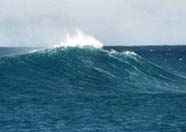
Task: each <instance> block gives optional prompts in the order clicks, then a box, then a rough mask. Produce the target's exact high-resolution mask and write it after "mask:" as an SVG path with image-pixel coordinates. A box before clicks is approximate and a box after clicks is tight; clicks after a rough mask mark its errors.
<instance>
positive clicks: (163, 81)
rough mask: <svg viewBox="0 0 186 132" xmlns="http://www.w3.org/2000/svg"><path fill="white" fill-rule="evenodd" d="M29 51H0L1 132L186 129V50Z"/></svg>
mask: <svg viewBox="0 0 186 132" xmlns="http://www.w3.org/2000/svg"><path fill="white" fill-rule="evenodd" d="M30 50H31V49H24V48H21V49H19V48H16V49H15V48H9V49H7V48H0V56H1V58H0V132H40V131H41V132H58V131H64V132H123V131H127V132H185V131H186V46H157V47H153V46H150V47H104V50H103V49H102V50H101V49H88V48H84V49H80V48H67V49H63V48H58V49H48V50H42V51H38V52H33V53H28V54H25V53H26V52H28V51H30ZM21 53H24V54H22V55H15V54H21ZM12 55H13V56H12Z"/></svg>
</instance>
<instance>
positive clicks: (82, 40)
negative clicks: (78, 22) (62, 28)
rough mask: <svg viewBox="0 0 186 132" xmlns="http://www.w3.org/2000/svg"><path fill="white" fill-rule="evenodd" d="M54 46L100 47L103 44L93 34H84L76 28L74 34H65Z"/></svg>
mask: <svg viewBox="0 0 186 132" xmlns="http://www.w3.org/2000/svg"><path fill="white" fill-rule="evenodd" d="M54 47H55V48H56V47H79V48H84V47H91V48H102V47H103V44H102V43H101V42H100V41H99V40H97V39H95V38H94V37H93V36H91V35H88V34H85V33H83V32H82V31H80V30H78V29H77V30H76V34H75V35H74V36H72V35H70V34H67V35H66V38H65V40H64V41H62V42H60V44H58V45H55V46H54Z"/></svg>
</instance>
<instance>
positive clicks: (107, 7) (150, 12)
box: [0, 0, 186, 46]
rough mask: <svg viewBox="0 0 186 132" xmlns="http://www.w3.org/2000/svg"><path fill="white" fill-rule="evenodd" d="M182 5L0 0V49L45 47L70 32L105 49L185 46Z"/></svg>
mask: <svg viewBox="0 0 186 132" xmlns="http://www.w3.org/2000/svg"><path fill="white" fill-rule="evenodd" d="M185 7H186V1H185V0H0V46H47V45H52V44H54V43H58V42H60V41H62V40H63V39H64V37H65V36H66V34H67V33H72V34H73V33H74V30H75V29H77V28H78V29H79V30H82V31H83V32H85V33H87V34H89V35H92V36H94V37H95V38H96V39H98V40H100V41H101V42H102V43H104V44H105V45H166V44H167V45H178V44H186V8H185Z"/></svg>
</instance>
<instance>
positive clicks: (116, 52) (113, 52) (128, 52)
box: [109, 49, 138, 56]
mask: <svg viewBox="0 0 186 132" xmlns="http://www.w3.org/2000/svg"><path fill="white" fill-rule="evenodd" d="M109 54H121V55H127V56H137V55H138V54H137V53H135V52H134V51H128V50H127V51H123V52H118V51H116V50H113V49H112V50H110V51H109Z"/></svg>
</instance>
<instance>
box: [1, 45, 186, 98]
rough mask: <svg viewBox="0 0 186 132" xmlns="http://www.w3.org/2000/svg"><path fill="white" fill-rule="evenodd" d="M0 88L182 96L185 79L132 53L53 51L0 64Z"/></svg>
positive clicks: (23, 56) (58, 49)
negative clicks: (175, 94)
mask: <svg viewBox="0 0 186 132" xmlns="http://www.w3.org/2000/svg"><path fill="white" fill-rule="evenodd" d="M0 71H1V73H0V77H1V78H3V79H1V80H0V84H1V87H4V88H7V87H11V89H16V88H20V89H23V91H25V90H26V89H27V90H28V89H29V88H32V89H29V90H33V88H36V89H37V88H40V89H43V88H44V89H45V90H46V91H48V90H52V89H53V90H54V89H55V90H56V89H57V91H59V90H62V91H66V92H72V91H76V92H75V93H77V92H91V93H102V94H103V93H118V94H121V93H126V92H128V93H166V92H171V93H185V92H186V89H185V84H186V82H185V78H183V77H181V76H179V75H176V74H174V73H171V72H169V71H167V70H166V69H165V68H160V67H158V66H157V65H154V64H153V63H151V62H148V61H147V60H145V59H143V58H142V57H141V56H139V55H137V54H136V53H135V52H132V51H124V52H117V51H114V50H111V51H106V50H103V49H95V48H78V47H68V48H63V47H61V48H55V49H47V50H42V51H37V52H33V53H29V54H24V55H18V56H13V57H4V58H1V60H0ZM55 90H54V91H55Z"/></svg>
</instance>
